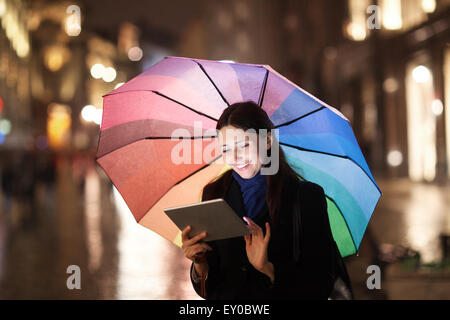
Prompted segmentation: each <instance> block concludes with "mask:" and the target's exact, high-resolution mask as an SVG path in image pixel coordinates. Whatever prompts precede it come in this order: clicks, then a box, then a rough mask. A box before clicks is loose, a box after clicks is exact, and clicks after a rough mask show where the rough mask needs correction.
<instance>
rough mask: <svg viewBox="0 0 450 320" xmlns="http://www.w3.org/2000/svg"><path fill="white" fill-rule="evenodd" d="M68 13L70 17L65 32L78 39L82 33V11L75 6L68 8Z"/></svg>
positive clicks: (67, 18) (67, 19) (66, 22)
mask: <svg viewBox="0 0 450 320" xmlns="http://www.w3.org/2000/svg"><path fill="white" fill-rule="evenodd" d="M66 13H67V14H68V15H69V16H67V17H66V21H65V30H66V33H67V34H68V35H69V36H70V37H76V36H78V35H79V34H80V32H81V10H80V7H79V6H77V5H75V4H73V5H70V6H68V7H67V9H66Z"/></svg>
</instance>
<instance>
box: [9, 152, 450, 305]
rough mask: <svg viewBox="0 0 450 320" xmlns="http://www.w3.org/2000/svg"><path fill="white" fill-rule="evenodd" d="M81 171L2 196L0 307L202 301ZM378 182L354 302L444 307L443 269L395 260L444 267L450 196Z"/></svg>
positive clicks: (446, 283) (448, 283) (447, 277)
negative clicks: (373, 284) (376, 280)
mask: <svg viewBox="0 0 450 320" xmlns="http://www.w3.org/2000/svg"><path fill="white" fill-rule="evenodd" d="M78 165H79V163H78V164H77V163H75V162H74V161H69V160H68V159H60V161H58V166H57V172H56V173H57V174H56V181H55V183H54V184H51V185H45V184H44V183H37V184H35V193H34V195H33V196H32V197H31V198H32V199H33V201H31V198H28V199H26V198H25V199H14V198H11V197H7V196H6V195H5V194H4V193H2V196H1V197H0V208H2V211H1V213H0V299H201V298H200V297H199V296H198V295H197V294H196V293H195V291H194V290H193V288H192V286H191V283H190V278H189V267H190V261H189V260H187V259H186V258H185V257H184V255H183V253H182V251H181V249H179V248H178V247H176V246H174V245H173V244H171V243H169V242H168V241H167V240H165V239H163V238H161V237H160V236H158V235H157V234H155V233H154V232H152V231H150V230H148V229H145V228H144V227H142V226H140V225H138V224H137V223H136V222H135V220H134V218H133V216H132V215H131V213H130V212H129V210H128V208H127V206H126V205H125V203H124V202H123V199H122V198H121V197H120V195H119V194H118V192H117V191H116V190H115V188H113V187H112V186H111V184H110V182H109V179H108V178H107V176H106V175H105V174H104V173H103V171H102V170H101V169H100V168H99V167H97V166H96V165H95V163H94V162H93V160H89V161H87V162H85V164H84V167H83V170H82V171H81V173H80V171H79V170H78V169H79V168H78V167H77V166H78ZM376 181H377V183H378V185H379V187H380V189H381V190H382V192H383V196H382V198H381V200H380V202H379V204H378V206H377V208H376V210H375V212H374V214H373V219H372V220H371V222H370V224H369V228H368V230H367V234H366V235H365V237H364V239H363V242H362V244H361V247H360V250H359V254H358V256H356V255H355V256H352V257H349V258H346V259H345V261H346V264H347V268H348V271H349V274H350V278H351V280H352V283H353V287H354V291H355V297H356V298H357V299H421V298H425V299H427V298H428V299H429V298H431V299H450V289H448V288H450V272H449V269H448V268H444V269H439V270H437V271H433V270H432V269H429V268H428V269H426V270H425V269H424V268H422V267H418V266H417V265H415V266H414V268H409V269H408V268H407V267H405V263H404V262H401V260H400V259H397V260H396V259H395V258H392V257H393V256H395V253H398V252H400V251H398V248H399V246H402V247H401V248H408V249H409V251H407V252H409V258H410V260H411V252H413V253H415V255H414V256H413V258H414V259H416V260H413V261H419V264H420V266H422V265H423V264H426V263H427V264H430V263H436V262H439V261H442V259H443V258H444V255H445V253H444V252H443V250H442V249H443V248H442V245H441V242H440V238H439V237H440V235H442V234H447V235H448V234H450V211H449V210H450V209H449V208H450V186H449V185H448V184H447V185H436V184H426V183H413V182H410V181H409V180H407V179H401V180H383V179H380V178H378V179H377V178H376ZM395 248H397V251H395V250H394V249H395ZM402 252H403V251H402ZM389 254H390V255H389ZM419 255H420V257H419ZM417 257H419V258H418V259H419V260H417ZM373 264H376V265H379V266H380V269H381V276H382V281H381V289H379V290H377V289H374V290H369V289H368V288H367V286H366V280H367V278H368V277H369V274H368V273H367V267H368V266H369V265H373ZM70 265H77V266H79V267H80V270H81V289H80V290H77V289H73V290H69V289H68V288H67V284H66V281H67V279H68V277H69V276H70V274H68V273H67V272H66V270H67V268H68V266H70ZM430 270H431V271H430Z"/></svg>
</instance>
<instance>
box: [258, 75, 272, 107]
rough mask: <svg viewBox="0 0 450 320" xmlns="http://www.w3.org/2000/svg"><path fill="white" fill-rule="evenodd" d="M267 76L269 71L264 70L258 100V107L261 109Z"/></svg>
mask: <svg viewBox="0 0 450 320" xmlns="http://www.w3.org/2000/svg"><path fill="white" fill-rule="evenodd" d="M268 76H269V70H267V69H266V74H265V75H264V82H263V85H262V88H261V92H260V94H259V99H258V105H259V106H260V107H262V104H263V101H264V94H265V93H266V85H267V78H268Z"/></svg>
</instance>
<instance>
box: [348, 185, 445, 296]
mask: <svg viewBox="0 0 450 320" xmlns="http://www.w3.org/2000/svg"><path fill="white" fill-rule="evenodd" d="M376 181H377V183H378V185H379V187H380V189H381V191H382V193H383V195H382V197H381V199H380V202H379V203H378V205H377V207H376V209H375V211H374V213H373V215H372V219H371V221H370V223H369V226H368V228H367V231H366V234H365V235H364V238H363V241H362V243H361V246H360V249H359V254H358V256H356V255H354V256H351V257H348V258H346V259H345V261H346V265H347V268H348V272H349V275H350V278H351V280H352V284H353V287H354V291H355V298H357V299H450V267H449V264H448V263H447V265H446V268H438V267H433V268H432V267H426V266H427V265H431V264H437V263H439V262H441V261H442V259H443V258H444V256H445V254H447V255H448V252H447V253H445V252H443V248H442V245H441V241H440V238H439V236H440V235H442V234H446V235H449V234H450V186H449V184H448V183H446V184H430V183H416V182H411V181H409V180H408V179H398V180H383V179H376ZM391 245H392V247H393V248H398V247H399V246H401V247H405V248H408V249H410V251H411V252H417V253H418V256H416V259H418V260H417V261H416V262H417V266H416V267H417V268H414V267H413V265H412V261H413V258H412V257H410V258H409V259H408V260H406V261H402V260H401V259H394V261H391V262H389V261H388V259H387V258H386V257H387V255H386V254H384V255H383V250H382V249H383V248H386V247H388V248H389V247H390V246H391ZM370 265H378V266H380V270H381V289H380V290H377V289H373V290H369V289H368V288H367V285H366V281H367V279H368V277H370V276H371V274H372V273H370V274H368V273H367V267H368V266H370Z"/></svg>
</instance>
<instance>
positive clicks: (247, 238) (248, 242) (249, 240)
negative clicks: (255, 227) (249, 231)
mask: <svg viewBox="0 0 450 320" xmlns="http://www.w3.org/2000/svg"><path fill="white" fill-rule="evenodd" d="M244 239H245V244H246V245H247V246H251V245H252V236H251V235H245V236H244Z"/></svg>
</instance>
